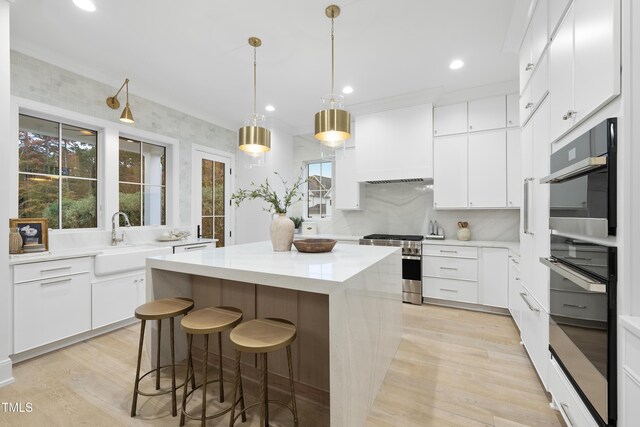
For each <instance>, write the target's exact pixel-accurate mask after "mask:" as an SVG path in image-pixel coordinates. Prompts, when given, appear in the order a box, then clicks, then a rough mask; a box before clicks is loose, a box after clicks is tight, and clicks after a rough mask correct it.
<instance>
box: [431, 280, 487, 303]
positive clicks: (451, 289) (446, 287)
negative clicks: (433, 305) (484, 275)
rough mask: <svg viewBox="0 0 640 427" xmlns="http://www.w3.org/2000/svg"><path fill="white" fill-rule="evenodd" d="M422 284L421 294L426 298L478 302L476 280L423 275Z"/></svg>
mask: <svg viewBox="0 0 640 427" xmlns="http://www.w3.org/2000/svg"><path fill="white" fill-rule="evenodd" d="M422 286H423V289H424V291H423V295H424V296H425V297H428V298H438V299H444V300H450V301H460V302H469V303H473V304H476V303H477V302H478V282H472V281H467V280H456V279H445V278H441V277H424V278H423V279H422Z"/></svg>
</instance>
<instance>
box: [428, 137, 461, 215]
mask: <svg viewBox="0 0 640 427" xmlns="http://www.w3.org/2000/svg"><path fill="white" fill-rule="evenodd" d="M433 157H434V159H436V160H435V161H434V168H433V172H434V174H433V186H434V193H433V204H434V206H435V207H436V208H466V207H467V134H462V135H451V136H443V137H438V138H435V140H434V143H433Z"/></svg>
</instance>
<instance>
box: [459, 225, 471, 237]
mask: <svg viewBox="0 0 640 427" xmlns="http://www.w3.org/2000/svg"><path fill="white" fill-rule="evenodd" d="M457 235H458V240H463V241H466V240H471V230H469V223H468V222H465V221H458V232H457Z"/></svg>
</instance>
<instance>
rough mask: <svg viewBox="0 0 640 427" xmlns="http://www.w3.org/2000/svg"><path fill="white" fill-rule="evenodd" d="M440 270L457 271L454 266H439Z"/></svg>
mask: <svg viewBox="0 0 640 427" xmlns="http://www.w3.org/2000/svg"><path fill="white" fill-rule="evenodd" d="M440 270H455V271H458V269H457V268H455V267H440Z"/></svg>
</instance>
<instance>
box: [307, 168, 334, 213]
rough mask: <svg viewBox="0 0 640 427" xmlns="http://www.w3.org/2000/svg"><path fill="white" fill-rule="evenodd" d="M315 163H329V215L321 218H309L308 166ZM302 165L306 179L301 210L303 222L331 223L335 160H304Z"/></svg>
mask: <svg viewBox="0 0 640 427" xmlns="http://www.w3.org/2000/svg"><path fill="white" fill-rule="evenodd" d="M316 163H331V191H330V194H331V199H330V200H331V215H325V216H324V217H323V216H313V217H310V216H309V165H312V164H316ZM303 165H304V177H305V178H306V181H305V184H304V194H305V198H304V208H303V218H304V221H331V220H332V219H333V198H334V196H335V191H334V183H335V174H336V162H335V159H314V160H305V161H304V162H303Z"/></svg>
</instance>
